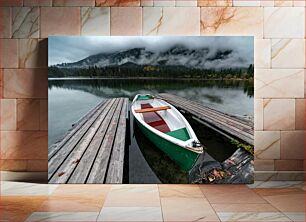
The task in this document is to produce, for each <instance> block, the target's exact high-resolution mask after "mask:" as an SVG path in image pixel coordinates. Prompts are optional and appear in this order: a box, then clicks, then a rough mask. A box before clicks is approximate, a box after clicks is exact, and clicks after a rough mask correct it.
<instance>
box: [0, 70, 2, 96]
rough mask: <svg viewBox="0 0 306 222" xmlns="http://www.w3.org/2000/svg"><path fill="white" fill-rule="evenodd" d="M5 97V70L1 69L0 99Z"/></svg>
mask: <svg viewBox="0 0 306 222" xmlns="http://www.w3.org/2000/svg"><path fill="white" fill-rule="evenodd" d="M2 97H3V69H0V99H1V98H2Z"/></svg>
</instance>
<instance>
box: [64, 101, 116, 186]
mask: <svg viewBox="0 0 306 222" xmlns="http://www.w3.org/2000/svg"><path fill="white" fill-rule="evenodd" d="M118 103H119V99H117V100H116V101H115V102H114V104H113V106H112V107H111V109H110V110H109V112H108V115H107V116H106V117H105V120H104V122H103V124H102V125H101V127H100V129H99V130H98V132H97V135H96V137H95V139H94V140H93V141H92V143H91V144H90V145H89V147H88V149H87V151H86V153H85V154H84V156H83V158H82V159H81V160H80V162H79V164H78V165H77V167H76V169H75V171H74V172H73V174H72V176H71V178H70V179H69V181H68V183H86V179H87V177H88V175H89V173H90V170H91V168H92V165H93V164H94V161H95V158H96V156H97V153H98V151H99V149H100V146H101V143H102V141H103V140H104V138H105V135H106V132H107V129H108V127H109V124H110V122H111V120H112V116H113V114H114V111H115V108H116V107H117V105H118Z"/></svg>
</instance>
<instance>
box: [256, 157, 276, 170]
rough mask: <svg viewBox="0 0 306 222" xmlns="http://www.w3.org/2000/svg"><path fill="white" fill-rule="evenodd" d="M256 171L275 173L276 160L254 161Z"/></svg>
mask: <svg viewBox="0 0 306 222" xmlns="http://www.w3.org/2000/svg"><path fill="white" fill-rule="evenodd" d="M254 169H255V171H273V170H274V160H258V159H255V161H254Z"/></svg>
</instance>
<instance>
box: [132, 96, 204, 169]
mask: <svg viewBox="0 0 306 222" xmlns="http://www.w3.org/2000/svg"><path fill="white" fill-rule="evenodd" d="M131 110H132V113H133V115H134V117H135V119H136V122H137V124H138V125H139V127H140V129H141V131H142V132H143V133H144V134H145V135H146V137H147V138H148V139H149V140H150V141H151V142H152V143H153V144H154V145H156V146H157V147H158V148H159V149H161V150H162V151H163V152H164V153H166V154H167V155H168V156H169V157H170V158H171V159H172V160H174V161H175V162H176V163H177V164H178V165H179V166H180V167H181V168H182V169H183V170H185V171H189V170H190V169H191V168H192V167H193V166H194V164H195V162H196V161H197V159H198V157H199V155H200V154H202V153H203V146H202V145H201V144H200V142H199V140H198V138H197V136H196V135H195V133H194V131H193V129H192V128H191V126H190V124H189V123H188V121H187V120H186V119H185V117H184V116H183V115H182V114H181V113H180V112H179V111H178V110H177V109H176V108H175V107H174V106H172V105H171V104H169V103H167V102H166V101H164V100H161V99H157V98H154V97H153V96H152V95H140V94H138V95H136V96H135V98H134V100H133V103H132V107H131Z"/></svg>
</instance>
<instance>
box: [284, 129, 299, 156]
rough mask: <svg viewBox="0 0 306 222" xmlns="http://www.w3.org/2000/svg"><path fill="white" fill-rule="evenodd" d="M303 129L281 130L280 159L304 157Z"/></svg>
mask: <svg viewBox="0 0 306 222" xmlns="http://www.w3.org/2000/svg"><path fill="white" fill-rule="evenodd" d="M304 140H305V131H302V130H301V131H282V132H281V159H286V160H288V159H289V160H290V159H304V149H305V142H304Z"/></svg>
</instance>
